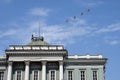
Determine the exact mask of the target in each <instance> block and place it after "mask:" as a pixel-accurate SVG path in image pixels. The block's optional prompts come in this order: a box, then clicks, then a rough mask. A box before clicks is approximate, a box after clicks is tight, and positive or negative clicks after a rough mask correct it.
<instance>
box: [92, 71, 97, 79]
mask: <svg viewBox="0 0 120 80" xmlns="http://www.w3.org/2000/svg"><path fill="white" fill-rule="evenodd" d="M93 80H97V71H93Z"/></svg>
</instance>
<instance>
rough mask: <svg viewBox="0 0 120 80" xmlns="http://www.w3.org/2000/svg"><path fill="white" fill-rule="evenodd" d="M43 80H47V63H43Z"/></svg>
mask: <svg viewBox="0 0 120 80" xmlns="http://www.w3.org/2000/svg"><path fill="white" fill-rule="evenodd" d="M42 80H46V61H42Z"/></svg>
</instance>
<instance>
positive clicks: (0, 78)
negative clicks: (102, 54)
mask: <svg viewBox="0 0 120 80" xmlns="http://www.w3.org/2000/svg"><path fill="white" fill-rule="evenodd" d="M3 77H4V72H0V80H3Z"/></svg>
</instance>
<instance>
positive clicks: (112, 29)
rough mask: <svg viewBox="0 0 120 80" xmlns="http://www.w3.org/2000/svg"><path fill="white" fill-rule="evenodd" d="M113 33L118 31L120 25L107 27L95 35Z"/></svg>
mask: <svg viewBox="0 0 120 80" xmlns="http://www.w3.org/2000/svg"><path fill="white" fill-rule="evenodd" d="M114 31H120V23H116V24H111V25H108V26H107V27H104V28H101V29H99V30H97V31H96V33H106V32H114Z"/></svg>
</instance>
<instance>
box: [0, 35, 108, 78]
mask: <svg viewBox="0 0 120 80" xmlns="http://www.w3.org/2000/svg"><path fill="white" fill-rule="evenodd" d="M31 40H32V41H31V42H30V43H29V44H27V45H10V46H9V48H8V49H6V50H5V53H6V56H5V57H0V80H105V64H106V61H107V58H103V57H102V55H72V56H70V55H69V54H68V51H67V50H66V49H65V48H64V46H62V45H50V44H48V43H47V42H45V41H44V38H43V37H34V36H33V35H32V39H31Z"/></svg>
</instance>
